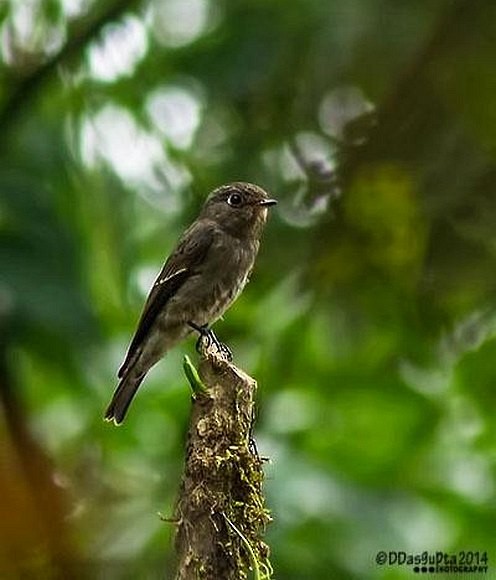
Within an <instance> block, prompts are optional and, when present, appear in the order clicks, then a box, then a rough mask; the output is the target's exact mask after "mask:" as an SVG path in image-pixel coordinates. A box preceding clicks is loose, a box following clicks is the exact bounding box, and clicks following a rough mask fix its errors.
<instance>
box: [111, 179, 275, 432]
mask: <svg viewBox="0 0 496 580" xmlns="http://www.w3.org/2000/svg"><path fill="white" fill-rule="evenodd" d="M276 203H277V200H275V199H272V198H270V197H269V195H268V193H267V192H266V191H265V190H264V189H262V188H261V187H259V186H257V185H254V184H252V183H246V182H241V181H239V182H234V183H229V184H227V185H222V186H220V187H218V188H216V189H214V190H213V191H212V192H211V194H210V195H209V196H208V197H207V199H206V201H205V203H204V205H203V207H202V209H201V211H200V214H199V215H198V217H197V219H196V220H195V221H194V222H193V223H192V224H191V225H190V226H189V227H188V228H187V229H186V231H185V232H184V233H183V234H182V236H181V237H180V238H179V240H178V242H177V245H176V247H175V248H174V250H173V251H172V253H171V254H170V255H169V257H168V258H167V260H166V261H165V264H164V266H163V268H162V270H161V271H160V273H159V275H158V277H157V279H156V280H155V282H154V284H153V286H152V288H151V290H150V293H149V295H148V298H147V299H146V302H145V305H144V307H143V311H142V313H141V317H140V319H139V321H138V324H137V328H136V332H135V333H134V336H133V338H132V340H131V342H130V344H129V347H128V350H127V354H126V356H125V359H124V362H123V363H122V365H121V367H120V368H119V370H118V372H117V377H118V379H119V383H118V385H117V387H116V389H115V392H114V394H113V397H112V399H111V401H110V404H109V405H108V407H107V410H106V411H105V415H104V418H105V420H106V421H109V422H113V423H114V424H116V425H120V424H121V423H122V422H123V420H124V418H125V416H126V413H127V411H128V409H129V405H130V404H131V401H132V400H133V398H134V396H135V394H136V392H137V390H138V388H139V386H140V385H141V383H142V381H143V379H144V378H145V376H146V374H147V373H148V371H149V370H150V369H151V368H152V367H153V366H154V365H155V364H156V363H157V362H158V361H159V360H160V359H162V358H163V357H164V355H165V354H166V353H167V352H168V351H169V350H170V349H171V348H173V347H174V346H175V345H176V344H178V343H179V342H181V341H182V340H184V339H185V338H186V337H188V336H189V335H190V334H191V333H192V332H194V331H197V332H198V333H199V334H200V337H199V339H198V342H200V341H201V339H202V336H205V337H206V338H207V339H208V340H210V341H211V342H213V343H214V344H215V345H216V346H217V347H218V349H219V350H220V351H221V354H223V355H224V356H226V355H227V356H229V353H230V351H229V350H228V349H227V348H225V346H224V345H223V344H222V343H220V342H219V341H218V340H217V339H216V337H215V335H214V334H213V332H212V331H211V329H210V326H211V325H212V324H213V323H214V322H215V321H216V320H218V319H219V318H220V317H221V316H222V315H223V314H224V313H225V312H226V310H227V309H228V308H229V307H230V306H231V304H232V303H233V302H234V301H235V300H236V298H237V297H238V296H239V295H240V294H241V292H242V291H243V288H244V287H245V285H246V283H247V282H248V280H249V277H250V275H251V272H252V270H253V267H254V264H255V259H256V256H257V254H258V250H259V246H260V238H261V235H262V231H263V229H264V225H265V223H266V221H267V215H268V208H269V207H270V206H273V205H275V204H276ZM197 347H198V344H197Z"/></svg>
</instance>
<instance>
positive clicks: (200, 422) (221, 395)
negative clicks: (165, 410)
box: [175, 354, 271, 580]
mask: <svg viewBox="0 0 496 580" xmlns="http://www.w3.org/2000/svg"><path fill="white" fill-rule="evenodd" d="M187 374H188V379H189V380H190V382H191V383H192V387H193V408H192V413H191V420H190V428H189V432H188V444H187V456H186V462H185V468H184V474H183V479H182V484H181V490H180V494H179V500H178V503H177V507H176V518H175V519H176V520H177V524H178V529H177V536H176V552H177V573H176V580H193V579H194V580H198V579H201V580H219V579H222V580H240V579H243V578H248V570H249V569H250V568H251V569H252V570H253V574H254V576H255V578H269V577H270V573H271V567H270V563H269V559H268V558H269V548H268V546H267V544H265V543H264V542H263V541H262V536H263V534H264V532H265V529H266V526H267V524H268V523H269V522H270V520H271V518H270V516H269V513H268V510H267V509H266V508H265V500H264V497H263V493H262V483H263V477H264V476H263V470H262V464H263V459H262V458H261V457H259V455H258V453H257V452H256V449H255V448H254V443H253V440H252V439H251V430H252V425H253V414H254V402H253V397H254V394H255V391H256V388H257V384H256V382H255V380H254V379H252V378H251V377H249V376H248V375H246V374H245V373H244V372H243V371H241V370H239V369H237V368H236V367H235V366H234V365H233V364H231V363H229V362H227V361H226V360H224V359H222V358H219V357H218V356H216V355H214V354H205V355H204V356H203V358H202V360H201V362H200V366H199V378H200V380H201V383H200V384H196V379H195V377H194V376H192V375H191V373H189V372H187ZM193 374H194V373H193ZM205 387H206V389H207V393H205V392H204V390H203V389H204V388H205Z"/></svg>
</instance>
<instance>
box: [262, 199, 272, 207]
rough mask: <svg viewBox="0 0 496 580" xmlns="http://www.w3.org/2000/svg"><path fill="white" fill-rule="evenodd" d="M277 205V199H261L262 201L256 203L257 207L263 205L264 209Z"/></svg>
mask: <svg viewBox="0 0 496 580" xmlns="http://www.w3.org/2000/svg"><path fill="white" fill-rule="evenodd" d="M276 203H277V199H262V201H259V202H258V205H263V206H264V207H267V206H269V205H276Z"/></svg>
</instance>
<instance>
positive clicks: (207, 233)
mask: <svg viewBox="0 0 496 580" xmlns="http://www.w3.org/2000/svg"><path fill="white" fill-rule="evenodd" d="M214 232H215V228H214V226H213V224H209V223H206V222H205V220H202V221H201V222H195V223H194V224H192V225H191V226H190V227H189V228H188V229H187V230H186V232H184V234H183V236H182V237H181V239H180V240H179V243H178V245H177V247H176V249H175V250H174V252H173V253H172V254H171V255H170V256H169V258H168V259H167V261H166V262H165V264H164V267H163V268H162V270H161V272H160V274H159V275H158V277H157V279H156V280H155V283H154V284H153V286H152V289H151V290H150V294H149V295H148V298H147V300H146V302H145V306H144V308H143V312H142V314H141V317H140V319H139V322H138V327H137V329H136V332H135V334H134V337H133V339H132V341H131V344H130V345H129V348H128V351H127V354H126V358H125V360H124V362H123V364H122V366H121V367H120V369H119V371H118V373H117V376H118V377H119V378H121V377H123V376H124V375H125V374H126V372H127V371H128V368H129V367H130V366H131V365H132V364H133V362H134V358H135V355H136V354H137V353H138V351H139V350H140V347H141V346H142V343H143V340H144V339H145V338H146V336H147V335H148V333H149V332H150V328H151V327H152V325H153V323H154V322H155V319H156V318H157V315H158V313H159V312H161V310H162V309H163V308H164V306H165V305H166V303H167V302H168V300H169V299H170V298H171V297H172V296H174V294H175V293H176V292H177V291H178V290H179V288H180V287H181V286H182V285H183V284H184V282H185V281H186V280H187V279H188V278H189V277H190V276H191V275H192V274H194V273H195V271H196V270H197V269H198V267H199V266H200V265H201V264H202V263H203V260H204V259H205V256H206V254H207V252H208V250H209V248H210V246H211V245H212V240H213V237H214Z"/></svg>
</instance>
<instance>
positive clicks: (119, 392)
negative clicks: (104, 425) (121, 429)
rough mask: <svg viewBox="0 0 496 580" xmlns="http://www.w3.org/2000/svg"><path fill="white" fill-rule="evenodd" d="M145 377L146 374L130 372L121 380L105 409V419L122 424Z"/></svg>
mask: <svg viewBox="0 0 496 580" xmlns="http://www.w3.org/2000/svg"><path fill="white" fill-rule="evenodd" d="M144 378H145V375H144V374H143V375H141V376H138V377H136V376H133V374H132V373H128V374H127V375H126V376H125V377H123V378H122V379H121V380H120V382H119V384H118V385H117V388H116V389H115V393H114V395H113V397H112V400H111V401H110V404H109V406H108V407H107V410H106V411H105V416H104V418H105V421H113V422H114V423H115V424H116V425H120V424H121V423H122V421H124V417H125V416H126V413H127V410H128V408H129V405H130V404H131V401H132V400H133V397H134V395H135V394H136V391H137V390H138V387H139V386H140V385H141V381H142V380H143V379H144Z"/></svg>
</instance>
